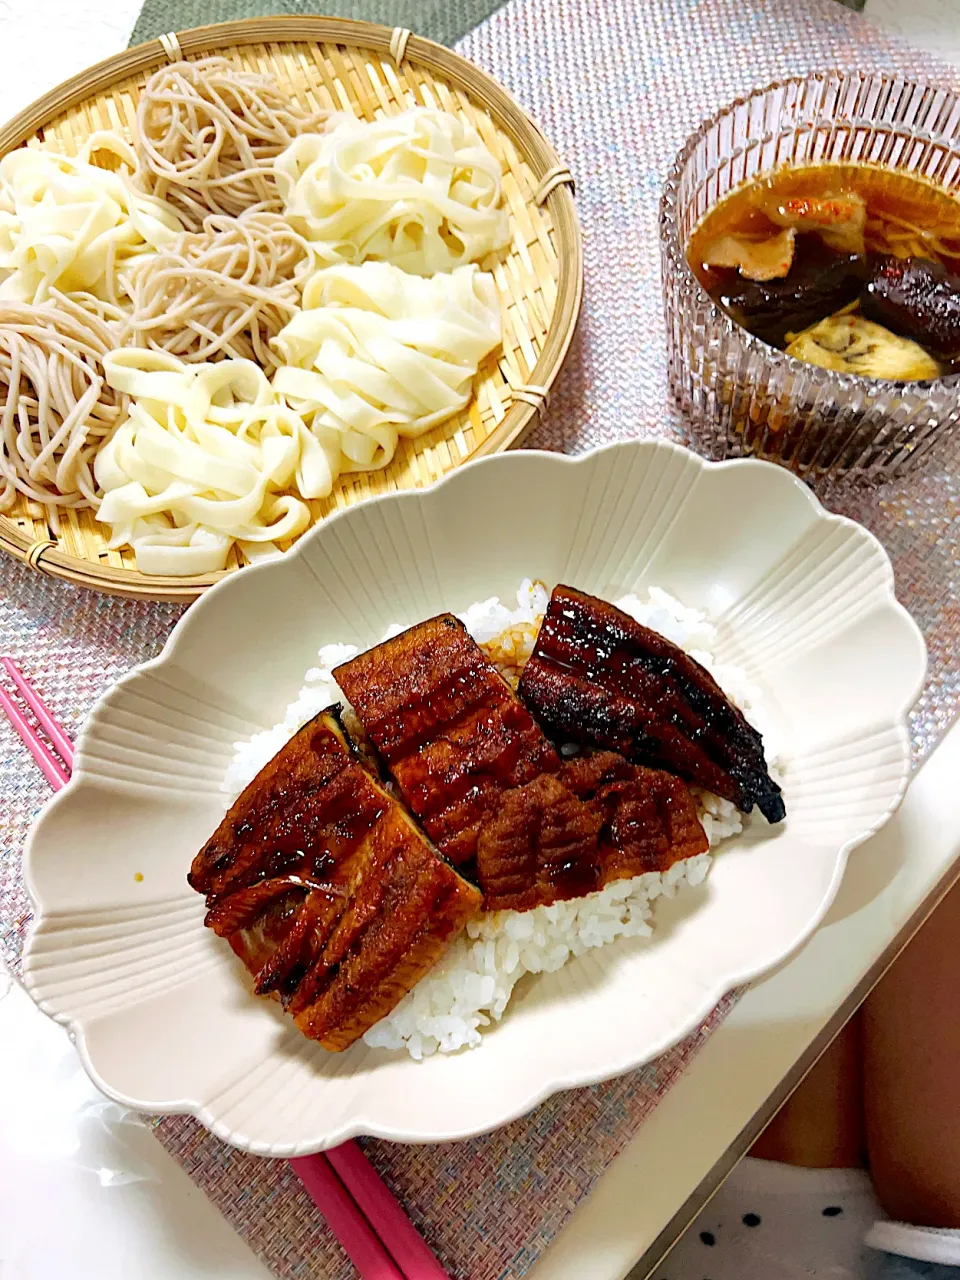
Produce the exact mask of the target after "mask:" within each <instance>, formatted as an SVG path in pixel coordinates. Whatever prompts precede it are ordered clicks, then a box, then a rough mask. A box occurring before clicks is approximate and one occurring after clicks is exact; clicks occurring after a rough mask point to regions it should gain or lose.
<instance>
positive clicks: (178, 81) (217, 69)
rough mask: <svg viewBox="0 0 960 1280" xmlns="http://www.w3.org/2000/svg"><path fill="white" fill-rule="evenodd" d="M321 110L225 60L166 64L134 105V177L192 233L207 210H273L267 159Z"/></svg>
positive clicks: (321, 115)
mask: <svg viewBox="0 0 960 1280" xmlns="http://www.w3.org/2000/svg"><path fill="white" fill-rule="evenodd" d="M326 114H327V113H326V112H311V111H306V110H304V109H302V108H301V107H299V106H298V105H297V103H295V102H294V101H293V100H292V98H290V97H289V96H288V95H287V94H286V93H285V92H284V91H283V90H282V89H281V88H280V86H279V85H278V84H277V83H276V81H275V80H273V79H272V78H271V77H270V76H264V75H258V74H257V73H255V72H250V71H240V70H238V69H237V68H236V67H235V66H234V65H233V64H232V63H231V62H230V61H229V60H228V59H227V58H221V57H212V58H202V59H201V60H200V61H198V62H175V63H172V64H171V65H170V66H167V67H162V68H161V69H160V70H159V71H157V72H156V73H155V74H154V75H153V76H151V78H150V79H149V80H148V81H147V85H146V87H145V89H144V91H143V96H142V97H141V99H140V103H139V106H138V108H137V150H138V152H139V154H140V160H141V165H142V169H143V172H142V174H141V176H140V181H142V182H143V183H144V185H145V186H146V187H147V188H148V189H149V190H150V191H151V193H152V194H153V195H156V196H159V197H161V198H162V199H165V200H168V201H169V202H170V203H171V204H172V205H174V206H175V207H176V208H177V210H178V212H179V213H180V214H181V216H182V217H183V219H184V221H185V222H186V223H187V224H188V225H189V226H190V228H191V229H192V230H194V231H198V230H199V229H200V225H201V223H202V222H203V219H204V217H205V216H206V215H207V214H208V213H226V214H238V213H242V212H243V211H244V210H245V209H250V208H254V207H255V208H258V209H273V210H276V209H279V208H280V207H281V205H280V200H279V197H278V194H277V188H276V184H275V181H274V176H273V168H272V163H273V160H274V159H275V157H276V156H278V155H279V154H280V152H281V151H283V150H284V149H285V148H286V147H287V146H289V144H290V143H291V142H292V141H293V139H294V138H295V137H296V136H297V134H299V133H303V132H305V131H309V130H313V129H317V128H318V127H319V126H320V124H321V122H322V121H323V120H324V119H325V117H326Z"/></svg>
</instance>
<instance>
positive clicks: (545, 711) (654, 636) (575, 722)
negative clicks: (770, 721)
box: [519, 586, 786, 822]
mask: <svg viewBox="0 0 960 1280" xmlns="http://www.w3.org/2000/svg"><path fill="white" fill-rule="evenodd" d="M519 693H520V696H521V697H522V698H523V700H524V702H525V703H526V704H527V706H528V707H529V708H530V710H531V711H532V712H533V714H534V716H535V717H536V719H537V720H538V721H539V722H540V724H541V725H542V726H543V728H544V729H545V730H546V732H547V734H548V735H550V736H551V737H552V738H554V739H555V740H556V741H557V742H576V743H581V744H588V745H590V746H595V747H603V748H608V749H609V750H612V751H616V752H619V753H620V754H621V755H624V756H626V757H627V759H628V760H630V761H632V762H634V763H636V764H642V765H647V766H650V767H652V768H658V769H665V770H666V771H667V772H668V773H673V774H676V775H677V776H678V777H681V778H684V779H685V780H686V781H687V782H693V783H697V784H698V785H699V786H702V787H705V788H707V790H709V791H713V792H715V793H716V794H717V795H719V796H723V797H724V799H727V800H730V801H732V802H733V803H734V804H735V805H736V806H737V808H738V809H741V810H742V811H743V812H744V813H749V812H750V810H751V809H752V808H753V806H754V805H757V807H758V808H759V810H760V812H761V813H762V814H763V815H764V817H765V818H766V819H767V820H768V821H769V822H779V821H781V819H782V818H783V817H784V815H785V813H786V810H785V808H784V804H783V799H782V797H781V795H780V788H779V787H778V786H777V784H776V783H775V782H774V781H773V779H772V778H771V777H770V775H769V773H768V772H767V766H766V762H765V761H764V758H763V743H762V740H761V738H760V734H759V733H757V731H756V730H755V729H754V728H753V727H752V726H751V725H750V724H748V723H747V721H746V719H745V718H744V716H743V715H742V713H741V712H740V711H739V710H738V709H737V708H736V707H734V706H733V705H732V704H731V703H730V702H729V701H728V700H727V698H726V697H725V695H724V693H723V691H722V689H721V688H720V686H719V685H718V684H717V683H716V681H715V680H714V679H713V677H712V676H711V675H710V674H709V673H708V672H707V671H705V670H704V668H703V667H701V666H700V664H699V663H698V662H695V661H694V660H693V659H692V658H691V657H689V655H688V654H685V653H684V652H683V650H682V649H678V648H677V646H676V645H674V644H671V643H670V641H669V640H665V639H664V637H663V636H661V635H658V633H657V632H656V631H651V630H650V629H649V628H647V627H644V626H641V625H640V623H638V622H635V621H634V619H633V618H631V617H629V616H628V615H627V614H625V613H623V612H621V610H619V609H617V608H615V607H614V606H613V605H612V604H608V603H607V602H606V601H605V600H598V599H597V598H596V597H594V596H589V595H586V594H585V593H584V592H582V591H576V590H574V589H573V588H572V587H564V586H559V587H557V588H556V589H555V591H554V593H553V595H552V597H551V599H550V604H549V607H548V609H547V613H546V616H545V618H544V621H543V626H542V627H541V629H540V634H539V636H538V637H537V643H536V647H535V648H534V651H533V654H532V656H531V658H530V661H529V662H528V663H527V665H526V667H525V668H524V671H523V675H522V676H521V678H520V688H519Z"/></svg>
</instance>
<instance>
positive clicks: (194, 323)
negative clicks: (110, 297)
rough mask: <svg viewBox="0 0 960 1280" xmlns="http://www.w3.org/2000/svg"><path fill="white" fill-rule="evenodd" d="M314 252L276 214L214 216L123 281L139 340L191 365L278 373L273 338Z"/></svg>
mask: <svg viewBox="0 0 960 1280" xmlns="http://www.w3.org/2000/svg"><path fill="white" fill-rule="evenodd" d="M312 256H313V255H312V250H311V248H310V246H309V245H308V244H307V243H306V242H305V241H304V240H303V238H302V237H301V236H299V235H297V233H296V232H295V231H294V230H293V229H292V228H291V227H290V226H289V224H288V223H287V222H286V221H285V220H284V219H283V218H281V217H280V216H279V215H278V214H275V213H258V212H253V213H245V214H243V215H241V216H240V217H239V218H228V217H224V216H222V215H217V214H211V215H210V216H209V217H207V218H205V219H204V223H203V230H202V231H185V232H183V233H182V234H181V235H180V236H178V237H177V239H175V240H173V241H171V243H170V244H169V245H168V246H167V247H166V248H165V249H162V250H160V251H159V252H157V253H156V254H154V255H152V256H150V257H149V258H144V259H142V260H141V261H140V262H138V263H137V264H136V265H135V266H134V267H133V269H132V270H131V271H130V272H129V273H128V274H127V276H126V278H125V282H124V283H125V288H126V291H127V292H128V293H129V295H130V298H131V300H132V303H133V315H132V318H131V328H132V333H133V342H134V343H135V344H136V345H137V346H140V347H149V348H150V349H152V350H155V351H166V352H168V353H169V354H170V355H174V356H177V357H179V358H180V359H181V360H184V361H187V362H189V363H195V362H205V361H209V360H215V359H220V358H222V357H224V356H228V357H233V358H237V359H245V360H255V361H256V362H257V363H258V364H259V365H261V367H263V368H264V369H267V370H272V369H273V368H274V367H275V366H276V364H277V358H276V357H275V356H274V354H273V352H272V351H271V350H270V347H269V345H268V344H269V342H270V340H271V338H274V337H276V335H277V334H278V333H279V332H280V330H281V329H282V328H283V326H284V325H285V324H286V323H287V321H288V320H290V318H291V317H292V316H293V314H294V313H295V312H296V311H297V309H298V308H299V306H300V293H299V290H298V288H297V284H296V280H297V279H298V278H299V277H300V276H301V275H302V274H304V273H305V272H307V271H309V269H310V267H311V264H312Z"/></svg>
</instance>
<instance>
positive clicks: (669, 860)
mask: <svg viewBox="0 0 960 1280" xmlns="http://www.w3.org/2000/svg"><path fill="white" fill-rule="evenodd" d="M708 844H709V842H708V840H707V837H706V834H705V833H704V830H703V827H702V826H701V825H700V820H699V818H698V817H697V806H696V802H695V801H694V799H693V796H692V795H691V794H690V792H689V791H688V789H687V787H686V784H685V783H683V782H681V781H680V779H679V778H675V777H673V776H672V775H670V774H669V773H663V772H662V771H660V770H654V769H644V768H640V767H639V766H637V765H632V764H630V763H629V762H628V761H626V760H624V758H623V756H619V755H615V754H614V753H613V752H610V751H601V752H597V753H596V754H595V755H590V756H582V757H579V758H577V759H574V760H568V761H566V762H565V763H564V764H563V765H562V766H561V767H560V770H559V771H558V772H557V773H555V774H544V775H541V777H539V778H535V779H534V780H533V782H528V783H527V784H526V785H525V786H522V787H517V788H515V789H514V790H512V791H508V792H506V794H505V795H504V796H503V798H502V800H501V803H500V807H499V810H498V811H497V813H496V814H495V815H494V816H493V818H492V819H491V820H490V821H489V822H488V823H486V824H485V825H484V827H483V830H482V831H481V833H480V839H479V841H478V843H477V876H478V879H479V881H480V886H481V888H482V889H483V893H484V906H485V907H486V908H487V909H488V910H500V909H506V908H510V909H512V910H514V911H528V910H530V908H531V907H538V906H541V905H544V904H547V903H550V902H556V901H558V900H560V899H563V898H574V897H580V896H582V895H583V894H586V893H592V892H593V891H594V890H596V889H602V888H603V887H604V886H605V885H608V884H610V882H611V881H613V880H623V879H629V878H631V877H632V876H638V875H642V874H643V873H644V872H647V871H658V872H660V871H666V870H667V869H668V868H669V867H671V866H672V865H673V864H674V863H675V862H679V861H680V860H681V859H682V858H691V857H693V856H694V855H695V854H698V853H704V852H706V850H707V848H708Z"/></svg>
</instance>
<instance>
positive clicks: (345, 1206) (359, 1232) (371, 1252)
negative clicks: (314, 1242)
mask: <svg viewBox="0 0 960 1280" xmlns="http://www.w3.org/2000/svg"><path fill="white" fill-rule="evenodd" d="M360 1158H361V1160H362V1159H363V1156H362V1155H361V1157H360ZM290 1167H291V1168H292V1169H293V1171H294V1173H295V1174H296V1175H297V1177H298V1178H299V1179H300V1181H301V1182H302V1183H303V1185H304V1186H305V1187H306V1189H307V1190H308V1191H309V1193H310V1196H311V1198H312V1200H313V1202H314V1204H315V1205H316V1206H317V1207H318V1208H319V1210H320V1212H321V1213H322V1214H323V1216H324V1218H325V1219H326V1221H327V1226H328V1227H329V1228H330V1230H331V1231H332V1232H333V1234H334V1235H335V1236H336V1237H337V1239H338V1240H339V1241H340V1243H341V1244H342V1245H343V1249H344V1252H345V1253H346V1254H347V1256H348V1257H349V1259H350V1261H351V1262H352V1263H353V1265H354V1266H355V1267H356V1268H357V1270H358V1271H359V1272H360V1274H361V1276H362V1277H363V1280H413V1277H412V1276H410V1275H408V1276H406V1277H405V1276H404V1274H403V1272H401V1271H399V1270H398V1269H397V1267H396V1265H395V1264H394V1262H393V1261H392V1259H391V1257H390V1255H389V1254H388V1253H387V1251H386V1249H385V1248H384V1245H383V1242H382V1241H381V1240H380V1237H379V1236H378V1235H377V1234H376V1232H375V1231H374V1229H373V1227H372V1226H371V1225H370V1223H369V1222H368V1221H367V1219H366V1218H365V1217H364V1215H363V1214H362V1213H361V1212H360V1210H359V1209H358V1207H357V1205H356V1203H355V1201H354V1200H353V1199H352V1198H351V1197H350V1195H349V1193H348V1192H347V1191H346V1190H345V1189H344V1186H343V1183H342V1182H341V1181H340V1179H339V1178H338V1177H337V1175H336V1174H335V1173H334V1171H333V1169H332V1168H331V1166H330V1162H329V1161H328V1160H327V1158H326V1156H324V1155H316V1156H298V1157H295V1158H294V1159H293V1160H291V1161H290ZM374 1176H376V1175H374ZM401 1212H402V1210H401Z"/></svg>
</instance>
